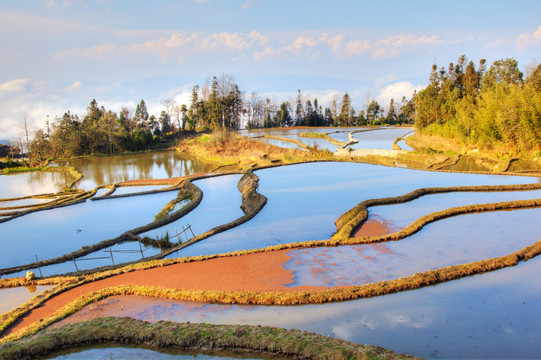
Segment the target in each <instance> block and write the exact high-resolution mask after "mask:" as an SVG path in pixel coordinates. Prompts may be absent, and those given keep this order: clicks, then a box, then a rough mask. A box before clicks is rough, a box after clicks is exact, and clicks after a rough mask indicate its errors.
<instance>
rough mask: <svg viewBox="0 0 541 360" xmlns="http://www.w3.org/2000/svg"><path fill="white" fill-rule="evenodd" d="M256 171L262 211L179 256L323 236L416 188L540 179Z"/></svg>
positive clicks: (388, 171) (329, 169)
mask: <svg viewBox="0 0 541 360" xmlns="http://www.w3.org/2000/svg"><path fill="white" fill-rule="evenodd" d="M255 174H256V175H257V176H259V178H260V181H259V190H258V191H259V192H260V193H261V194H263V195H265V196H266V197H267V198H268V202H267V204H266V205H265V207H264V208H263V210H262V211H261V212H260V213H259V214H257V215H256V216H255V217H254V218H253V219H252V220H250V221H249V222H247V223H245V224H242V225H240V226H238V227H236V228H233V229H230V230H228V231H226V232H223V233H220V234H217V235H214V236H212V237H210V238H208V239H206V240H204V241H202V242H200V243H197V244H194V245H192V246H190V247H188V248H186V249H184V250H182V255H183V256H195V255H210V254H216V253H224V252H230V251H237V250H247V249H257V248H263V247H266V246H272V245H277V244H283V243H290V242H297V241H308V240H324V239H328V238H330V237H331V236H332V235H333V234H334V232H335V231H336V227H335V225H334V221H335V220H336V219H337V218H338V217H339V216H340V215H341V214H343V213H344V212H346V211H347V210H349V209H351V208H352V207H354V206H355V205H357V203H359V202H361V201H363V200H366V199H371V198H382V197H391V196H397V195H403V194H406V193H409V192H411V191H413V190H415V189H418V188H421V187H433V186H459V185H496V184H518V183H532V182H537V181H539V180H538V179H537V178H530V177H520V176H495V175H477V174H460V173H438V172H426V171H418V170H410V169H400V168H391V167H383V166H377V165H368V164H358V163H312V164H300V165H292V166H283V167H278V168H272V169H265V170H257V171H256V172H255ZM495 201H498V200H495ZM256 235H257V236H256ZM172 257H174V255H173V256H172Z"/></svg>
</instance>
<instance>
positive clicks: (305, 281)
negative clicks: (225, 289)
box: [285, 208, 541, 287]
mask: <svg viewBox="0 0 541 360" xmlns="http://www.w3.org/2000/svg"><path fill="white" fill-rule="evenodd" d="M540 218H541V209H539V208H537V209H526V210H514V211H495V212H487V213H478V214H468V215H461V216H456V217H452V218H447V219H443V220H440V221H438V222H435V223H431V224H428V225H426V226H425V227H424V228H423V229H422V230H421V231H419V232H417V233H415V234H413V235H411V236H409V237H408V238H406V239H403V240H400V241H392V242H385V243H378V244H367V245H354V246H339V247H331V248H310V249H298V250H291V251H290V252H289V253H288V254H289V255H290V256H292V257H293V258H292V259H291V261H289V262H288V263H286V264H285V268H286V269H287V270H292V271H294V274H295V281H294V282H293V283H292V284H289V285H288V286H299V285H314V286H327V287H334V286H341V285H361V284H366V283H372V282H378V281H383V280H392V279H397V278H400V277H405V276H410V275H413V274H416V273H419V272H425V271H428V270H434V269H438V268H442V267H446V266H451V265H458V264H464V263H469V262H474V261H479V260H484V259H490V258H494V257H499V256H504V255H507V254H511V253H513V252H516V251H518V250H520V249H522V248H524V247H526V246H528V245H531V244H533V243H535V242H536V241H538V240H540V234H541V223H540V222H538V221H537V220H536V219H540ZM504 224H520V226H505V225H504Z"/></svg>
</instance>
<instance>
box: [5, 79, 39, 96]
mask: <svg viewBox="0 0 541 360" xmlns="http://www.w3.org/2000/svg"><path fill="white" fill-rule="evenodd" d="M30 86H31V83H30V80H29V79H14V80H10V81H6V82H5V83H3V84H0V95H4V94H18V93H21V92H25V91H27V90H28V89H29V87H30Z"/></svg>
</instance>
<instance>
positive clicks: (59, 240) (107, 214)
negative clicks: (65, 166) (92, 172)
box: [0, 191, 177, 268]
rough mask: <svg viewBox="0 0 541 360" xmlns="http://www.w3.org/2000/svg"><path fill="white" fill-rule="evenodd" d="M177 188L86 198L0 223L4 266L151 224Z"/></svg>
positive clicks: (80, 245) (70, 250) (75, 248)
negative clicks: (114, 196)
mask: <svg viewBox="0 0 541 360" xmlns="http://www.w3.org/2000/svg"><path fill="white" fill-rule="evenodd" d="M176 196H177V191H170V192H164V193H158V194H152V195H141V196H132V197H126V198H120V199H109V200H100V201H86V202H84V203H80V204H76V205H71V206H66V207H62V208H58V209H51V210H44V211H39V212H35V213H31V214H28V215H25V216H22V217H19V218H16V219H13V220H10V221H7V222H4V223H1V224H0V232H1V233H2V237H1V238H0V246H1V248H2V250H3V251H2V252H0V264H1V265H0V267H2V268H7V267H12V266H17V265H24V264H27V263H31V262H34V261H36V258H35V255H37V256H38V258H39V260H45V259H49V258H53V257H57V256H60V255H63V254H66V253H69V252H72V251H75V250H77V249H79V248H81V247H82V246H88V245H92V244H95V243H98V242H99V241H102V240H106V239H111V238H114V237H117V236H119V235H121V234H122V233H123V232H125V231H127V230H131V229H134V228H137V227H139V226H141V225H145V224H148V223H151V222H152V221H153V220H154V216H155V215H156V214H157V213H158V212H159V211H160V210H161V209H162V208H163V207H164V206H165V204H167V203H168V202H169V201H170V200H172V199H174V198H175V197H176Z"/></svg>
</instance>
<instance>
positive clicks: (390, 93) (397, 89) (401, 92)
mask: <svg viewBox="0 0 541 360" xmlns="http://www.w3.org/2000/svg"><path fill="white" fill-rule="evenodd" d="M425 86H426V85H413V84H412V83H410V82H408V81H400V82H396V83H393V84H390V85H387V86H385V87H384V88H383V89H382V90H381V92H380V93H379V95H378V96H377V98H376V100H377V101H378V103H379V104H380V105H382V106H387V105H388V104H389V101H391V99H394V100H395V102H399V101H401V100H402V97H403V96H405V97H406V99H408V100H409V99H411V97H412V95H413V92H414V91H415V90H417V91H419V90H421V89H423V88H424V87H425Z"/></svg>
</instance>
